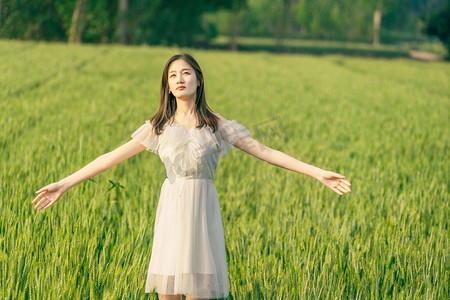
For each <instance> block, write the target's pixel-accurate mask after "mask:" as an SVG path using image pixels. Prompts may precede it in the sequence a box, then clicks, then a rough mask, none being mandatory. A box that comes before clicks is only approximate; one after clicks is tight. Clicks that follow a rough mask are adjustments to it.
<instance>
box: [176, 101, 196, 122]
mask: <svg viewBox="0 0 450 300" xmlns="http://www.w3.org/2000/svg"><path fill="white" fill-rule="evenodd" d="M175 115H176V116H182V117H188V118H189V117H193V116H195V98H192V99H189V100H180V99H177V110H176V111H175Z"/></svg>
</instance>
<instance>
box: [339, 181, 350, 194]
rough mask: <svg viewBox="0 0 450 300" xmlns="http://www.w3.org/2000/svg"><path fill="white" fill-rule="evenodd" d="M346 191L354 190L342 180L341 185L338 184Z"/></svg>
mask: <svg viewBox="0 0 450 300" xmlns="http://www.w3.org/2000/svg"><path fill="white" fill-rule="evenodd" d="M338 187H339V188H340V189H341V190H342V191H343V192H344V193H349V192H351V191H352V190H351V189H350V188H349V187H348V186H347V185H346V184H345V183H344V182H341V183H339V186H338Z"/></svg>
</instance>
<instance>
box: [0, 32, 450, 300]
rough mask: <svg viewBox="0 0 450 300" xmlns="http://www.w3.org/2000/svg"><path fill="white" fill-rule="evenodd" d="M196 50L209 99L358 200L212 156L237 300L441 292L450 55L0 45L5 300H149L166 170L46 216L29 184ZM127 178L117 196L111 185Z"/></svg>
mask: <svg viewBox="0 0 450 300" xmlns="http://www.w3.org/2000/svg"><path fill="white" fill-rule="evenodd" d="M184 51H188V52H190V53H191V54H193V55H194V57H195V58H196V59H197V60H198V61H199V63H200V65H201V66H202V68H203V72H204V73H205V81H206V93H207V99H208V103H209V105H210V107H211V108H212V109H213V110H214V111H216V112H220V113H221V114H222V115H223V116H225V117H226V118H228V119H236V120H237V121H238V122H240V123H242V124H244V125H245V126H246V127H247V128H248V129H249V130H250V132H252V134H253V137H254V138H255V139H257V140H259V141H261V142H263V143H264V144H266V145H267V146H269V147H272V148H275V149H279V150H281V151H283V152H286V153H288V154H290V155H292V156H295V157H297V158H299V159H301V160H303V161H305V162H307V163H311V164H314V165H317V166H319V167H321V168H324V169H329V170H334V171H337V172H340V173H343V174H345V175H346V176H347V178H348V179H349V180H350V181H351V182H352V193H350V194H349V195H345V196H339V195H337V194H335V193H333V192H332V191H330V190H327V189H325V188H324V187H323V186H321V185H320V183H319V182H316V181H314V180H313V179H311V178H309V177H305V176H301V175H298V174H294V173H291V172H288V171H286V170H282V169H277V168H275V167H273V166H271V165H268V164H265V163H264V162H262V161H260V160H257V159H255V158H253V157H251V156H249V155H246V154H244V153H242V152H240V151H239V150H236V149H235V150H233V152H232V153H231V154H229V155H228V156H226V157H224V158H222V160H221V162H220V163H219V167H218V171H217V173H216V179H215V184H216V186H217V190H218V192H219V201H220V204H221V210H222V219H223V223H224V230H225V242H226V248H227V259H228V266H229V280H230V298H232V299H305V298H307V299H318V298H320V297H322V298H323V299H332V298H341V297H342V298H352V299H355V298H360V299H367V298H377V299H378V298H394V299H412V298H413V297H414V298H416V297H419V298H420V299H422V298H423V299H444V298H446V297H447V296H448V295H449V293H450V290H449V282H448V278H449V277H450V257H449V249H450V242H449V236H448V230H449V219H450V218H449V215H450V210H449V201H448V200H449V197H448V183H449V182H450V178H449V172H448V169H449V165H448V157H449V128H450V127H449V125H450V124H449V104H450V101H449V100H450V99H449V98H450V96H449V95H450V86H449V78H450V67H449V64H448V63H423V62H417V61H412V60H406V59H396V60H383V59H362V58H347V57H342V56H323V57H314V56H299V55H298V56H296V55H272V54H267V53H231V52H215V51H214V52H212V51H211V52H208V51H199V50H190V49H181V50H180V49H177V48H164V47H118V46H73V47H69V46H66V45H64V44H45V43H31V42H10V41H0V116H1V118H0V128H1V131H0V147H1V149H2V151H1V156H0V158H1V162H2V163H1V164H0V167H1V186H0V195H1V202H0V229H1V235H0V245H1V246H0V263H1V265H0V276H1V278H0V290H2V291H3V292H2V293H3V296H4V297H5V298H6V299H10V298H11V299H20V298H35V299H48V298H53V299H59V298H64V299H70V298H74V299H79V298H83V299H86V298H93V299H97V298H105V299H119V298H125V299H138V298H144V297H148V298H150V299H156V296H155V295H154V294H151V295H147V296H145V294H144V285H145V279H146V275H147V268H148V263H149V260H150V254H151V246H152V238H153V223H154V218H155V213H156V206H157V203H158V196H159V190H160V187H161V184H162V182H163V180H164V178H165V171H164V166H163V164H162V163H161V161H160V160H159V158H158V157H157V156H155V155H154V154H151V153H147V152H146V153H142V154H139V155H138V156H135V157H133V158H131V159H129V160H128V161H126V162H124V163H122V164H120V165H119V166H116V167H115V168H113V169H111V170H109V171H107V172H105V173H103V174H101V175H99V176H97V177H95V178H93V180H89V181H86V182H84V183H82V184H81V185H79V186H77V187H74V188H73V189H71V190H69V191H68V192H67V193H66V194H65V195H64V196H63V197H62V198H61V199H60V201H59V202H58V203H57V204H55V205H54V206H53V207H51V208H50V209H49V210H46V211H35V210H34V209H33V205H32V204H31V201H32V199H33V198H34V191H35V190H37V189H38V188H40V187H41V186H43V185H45V184H48V183H50V182H52V181H56V180H59V179H61V178H63V177H65V176H67V175H69V174H71V173H72V172H74V171H76V170H78V169H79V168H81V167H82V166H84V165H85V164H87V163H88V162H90V161H91V160H93V159H94V158H96V157H97V156H99V155H101V154H103V153H105V152H108V151H111V150H113V149H114V148H115V147H117V146H119V145H121V144H122V143H125V142H127V141H128V140H129V139H130V135H131V133H132V132H133V131H134V130H135V129H137V128H138V127H139V126H140V125H141V124H142V123H143V122H144V120H145V119H147V118H148V117H150V116H151V115H152V114H153V113H154V112H155V110H156V108H157V105H158V95H159V85H160V80H161V72H162V69H163V67H164V64H165V62H166V60H167V59H168V58H169V57H170V56H172V55H173V54H176V53H178V52H184ZM109 180H111V181H112V182H119V183H120V184H121V185H122V186H124V188H123V189H117V188H112V189H110V187H111V183H110V182H109Z"/></svg>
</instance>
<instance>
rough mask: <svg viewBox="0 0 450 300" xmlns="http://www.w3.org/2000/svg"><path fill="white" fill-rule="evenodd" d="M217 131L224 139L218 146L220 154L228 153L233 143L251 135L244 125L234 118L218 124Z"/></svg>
mask: <svg viewBox="0 0 450 300" xmlns="http://www.w3.org/2000/svg"><path fill="white" fill-rule="evenodd" d="M218 132H219V134H220V137H221V138H222V140H223V141H224V142H223V143H222V146H221V147H220V148H221V149H220V156H224V155H226V154H228V153H229V152H230V151H231V150H232V149H233V145H234V144H235V143H236V142H237V141H239V140H240V139H243V138H246V137H249V136H251V135H252V134H251V133H250V131H248V129H247V128H246V127H245V126H244V125H242V124H240V123H238V122H237V121H236V120H232V121H228V122H227V123H225V124H223V125H221V126H219V127H218Z"/></svg>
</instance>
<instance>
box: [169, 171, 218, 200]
mask: <svg viewBox="0 0 450 300" xmlns="http://www.w3.org/2000/svg"><path fill="white" fill-rule="evenodd" d="M193 179H196V180H205V181H209V182H214V179H211V178H200V177H181V176H180V177H178V176H171V177H166V180H168V181H169V183H170V184H173V183H175V181H179V182H181V184H182V185H181V189H180V192H179V193H178V198H181V195H182V194H183V192H184V184H185V182H186V181H188V180H193Z"/></svg>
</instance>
